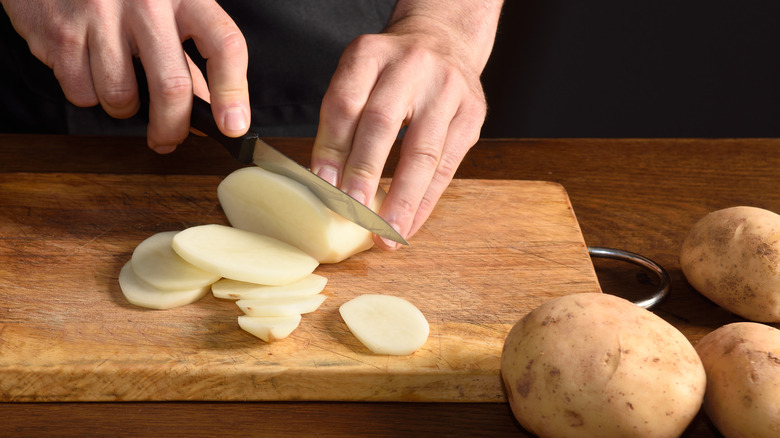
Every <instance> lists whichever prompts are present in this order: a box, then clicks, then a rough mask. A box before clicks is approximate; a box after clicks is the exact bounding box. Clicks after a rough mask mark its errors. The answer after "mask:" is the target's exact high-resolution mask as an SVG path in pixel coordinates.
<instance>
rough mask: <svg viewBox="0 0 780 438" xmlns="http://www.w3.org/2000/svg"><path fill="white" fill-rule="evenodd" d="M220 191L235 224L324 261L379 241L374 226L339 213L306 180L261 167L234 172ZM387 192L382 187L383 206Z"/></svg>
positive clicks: (377, 203)
mask: <svg viewBox="0 0 780 438" xmlns="http://www.w3.org/2000/svg"><path fill="white" fill-rule="evenodd" d="M217 196H218V197H219V202H220V204H221V205H222V209H223V210H224V212H225V215H226V216H227V218H228V220H229V221H230V224H231V225H232V226H234V227H236V228H240V229H242V230H248V231H252V232H254V233H258V234H263V235H267V236H271V237H273V238H275V239H278V240H281V241H283V242H286V243H288V244H290V245H292V246H295V247H296V248H300V249H301V250H303V251H304V252H306V253H307V254H310V255H311V256H312V257H314V258H315V259H317V260H318V261H319V262H320V263H338V262H340V261H342V260H344V259H346V258H348V257H350V256H352V255H354V254H357V253H359V252H361V251H365V250H367V249H369V248H371V247H372V246H373V244H374V243H373V240H372V234H371V232H370V231H367V230H365V229H363V228H362V227H360V226H358V225H355V224H354V223H352V222H350V221H348V220H347V219H344V218H343V217H342V216H340V215H338V214H336V213H334V212H333V211H332V210H330V209H329V208H328V207H326V206H325V204H323V203H322V201H320V200H319V198H317V197H316V196H314V194H313V193H312V192H311V191H310V190H309V189H307V188H306V187H305V186H303V185H302V184H300V183H298V182H296V181H293V180H292V179H290V178H287V177H285V176H282V175H277V174H275V173H272V172H269V171H267V170H264V169H261V168H259V167H245V168H242V169H239V170H236V171H235V172H233V173H231V174H230V175H228V176H227V177H226V178H225V179H224V180H222V182H221V183H220V184H219V187H218V188H217ZM384 197H385V192H384V191H383V190H382V189H381V188H380V189H378V190H377V193H376V197H375V198H374V202H373V204H372V208H373V209H374V210H377V209H378V208H379V207H380V206H381V203H382V201H383V200H384Z"/></svg>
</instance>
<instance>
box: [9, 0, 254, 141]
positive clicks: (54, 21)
mask: <svg viewBox="0 0 780 438" xmlns="http://www.w3.org/2000/svg"><path fill="white" fill-rule="evenodd" d="M0 3H2V5H3V7H4V8H5V10H6V12H7V13H8V16H9V17H10V18H11V21H12V23H13V25H14V28H15V29H16V31H17V32H19V34H20V35H21V36H22V37H23V38H24V39H25V40H26V41H27V43H28V45H29V47H30V51H31V52H32V53H33V55H35V56H36V57H37V58H38V59H39V60H41V61H42V62H44V63H45V64H46V65H48V66H49V67H50V68H52V69H53V71H54V75H55V76H56V78H57V80H58V81H59V83H60V86H61V87H62V90H63V92H64V93H65V97H66V98H67V99H68V100H69V101H70V102H72V103H73V104H75V105H77V106H84V107H86V106H93V105H97V104H98V103H99V104H100V105H101V106H102V107H103V108H104V109H105V111H106V112H107V113H108V114H109V115H111V116H113V117H116V118H127V117H130V116H132V115H133V114H135V113H136V112H137V111H138V108H139V105H140V104H139V99H138V84H137V81H136V77H135V73H134V71H133V57H139V58H140V60H141V63H142V64H143V67H144V71H145V74H146V77H147V81H148V84H149V95H150V107H149V127H148V143H149V146H150V147H151V148H153V149H155V150H156V151H158V152H160V153H166V152H171V151H173V150H174V149H175V147H176V145H177V144H179V143H181V142H182V141H183V140H184V138H185V137H186V136H187V133H188V131H189V127H190V126H189V121H190V113H191V109H192V94H193V91H194V92H195V93H197V94H198V95H199V96H201V97H203V98H204V99H207V100H209V99H210V100H211V104H212V108H213V112H214V118H215V120H216V121H217V124H218V126H219V127H220V129H221V130H222V131H223V132H224V133H225V134H226V135H229V136H239V135H242V134H244V133H245V132H246V130H247V129H248V127H249V93H248V87H247V80H246V70H247V62H248V54H247V48H246V42H245V41H244V37H243V35H242V34H241V32H240V31H239V29H238V27H237V26H236V25H235V23H233V20H231V19H230V17H229V16H228V15H227V13H225V12H224V11H223V10H222V8H221V7H220V6H219V5H218V4H217V3H216V2H215V1H214V0H149V1H142V0H138V1H124V0H57V1H52V0H48V1H47V0H0ZM190 38H192V40H193V41H194V42H195V45H196V46H197V48H198V50H199V51H200V53H201V54H202V55H203V57H204V58H205V59H207V60H208V61H207V71H208V77H209V81H210V87H209V86H208V85H207V84H206V81H205V79H204V77H203V74H202V72H201V71H200V70H199V69H198V68H197V67H196V66H195V65H194V64H193V63H192V61H191V60H190V59H189V57H188V56H187V55H186V53H185V52H184V49H183V47H182V41H185V40H187V39H190Z"/></svg>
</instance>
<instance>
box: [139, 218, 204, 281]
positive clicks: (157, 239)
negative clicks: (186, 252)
mask: <svg viewBox="0 0 780 438" xmlns="http://www.w3.org/2000/svg"><path fill="white" fill-rule="evenodd" d="M177 233H178V231H164V232H161V233H157V234H153V235H152V236H150V237H148V238H146V239H145V240H144V241H143V242H141V243H140V244H138V246H136V247H135V250H134V251H133V256H132V257H131V258H130V263H132V265H133V272H135V275H137V276H138V278H140V279H142V280H144V281H145V282H147V283H149V284H150V285H152V286H154V287H155V288H157V289H163V290H186V289H200V288H203V287H206V286H209V285H210V284H212V283H214V282H215V281H217V280H219V275H216V274H212V273H211V272H208V271H204V270H203V269H200V268H198V267H196V266H194V265H192V264H191V263H189V262H187V261H186V260H184V259H183V258H181V257H180V256H179V255H178V254H176V252H175V251H174V250H173V248H172V247H171V243H172V242H173V236H175V235H176V234H177Z"/></svg>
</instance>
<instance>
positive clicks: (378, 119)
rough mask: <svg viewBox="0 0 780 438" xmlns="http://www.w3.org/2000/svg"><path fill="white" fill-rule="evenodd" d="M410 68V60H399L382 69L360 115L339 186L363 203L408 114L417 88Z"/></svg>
mask: <svg viewBox="0 0 780 438" xmlns="http://www.w3.org/2000/svg"><path fill="white" fill-rule="evenodd" d="M412 70H413V69H412V66H411V65H410V64H408V63H399V64H396V65H394V66H392V67H389V68H388V69H386V70H385V71H384V72H382V74H381V76H380V78H379V80H378V81H377V83H376V86H375V87H374V89H373V90H372V92H371V95H370V96H369V98H368V101H367V102H366V105H365V108H364V109H363V112H362V113H361V115H360V120H359V121H358V124H357V127H356V129H355V136H354V139H353V141H352V149H351V150H350V152H349V157H348V158H347V161H346V164H345V166H344V170H343V173H342V180H341V185H340V187H341V189H342V190H344V191H345V192H346V193H348V194H349V195H350V196H352V197H353V198H355V199H357V200H358V201H360V202H363V203H364V204H370V203H371V201H372V199H373V197H374V194H375V193H376V188H377V186H378V185H379V179H380V177H381V176H382V170H383V169H384V166H385V162H386V161H387V156H388V155H389V154H390V149H391V148H392V147H393V144H394V143H395V140H396V139H397V138H398V132H399V131H400V129H401V127H402V126H403V123H404V121H405V120H407V119H410V118H411V117H412V115H411V114H410V108H411V107H412V102H413V99H414V96H416V95H417V91H418V88H419V87H418V85H417V83H416V78H417V77H418V74H417V73H418V72H414V71H412ZM410 80H411V81H412V82H410Z"/></svg>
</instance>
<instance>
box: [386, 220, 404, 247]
mask: <svg viewBox="0 0 780 438" xmlns="http://www.w3.org/2000/svg"><path fill="white" fill-rule="evenodd" d="M389 225H390V226H391V227H393V228H394V229H395V230H396V231H398V232H399V233H400V232H401V228H400V227H399V226H398V225H396V224H394V223H390V224H389ZM382 242H384V244H385V245H387V246H388V247H389V248H391V249H398V247H400V246H401V244H400V243H398V242H394V241H392V240H390V239H387V238H385V237H382Z"/></svg>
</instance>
